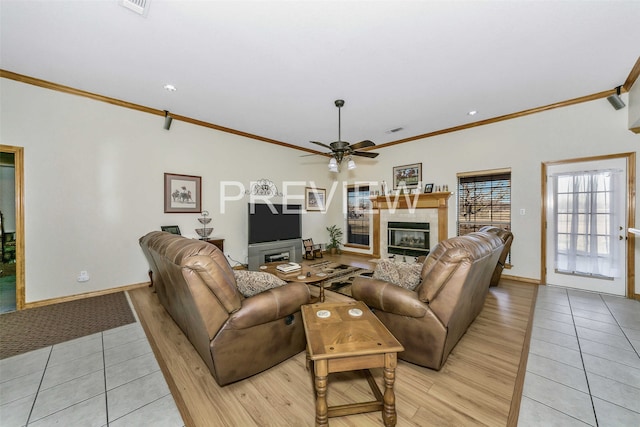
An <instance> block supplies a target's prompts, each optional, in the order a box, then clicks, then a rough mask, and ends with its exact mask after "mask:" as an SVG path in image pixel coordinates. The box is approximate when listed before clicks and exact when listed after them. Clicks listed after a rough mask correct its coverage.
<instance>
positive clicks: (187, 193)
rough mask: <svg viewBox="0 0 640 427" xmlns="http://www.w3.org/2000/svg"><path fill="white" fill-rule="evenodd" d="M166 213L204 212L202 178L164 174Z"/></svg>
mask: <svg viewBox="0 0 640 427" xmlns="http://www.w3.org/2000/svg"><path fill="white" fill-rule="evenodd" d="M164 211H165V213H200V212H202V177H199V176H193V175H178V174H175V173H165V174H164Z"/></svg>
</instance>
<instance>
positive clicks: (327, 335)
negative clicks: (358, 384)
mask: <svg viewBox="0 0 640 427" xmlns="http://www.w3.org/2000/svg"><path fill="white" fill-rule="evenodd" d="M353 309H356V310H360V311H361V312H362V314H361V315H360V316H354V315H351V314H349V313H350V310H353ZM318 312H320V316H319V315H318ZM327 312H328V313H330V314H329V316H328V317H323V315H324V316H326V313H327ZM351 312H353V311H351ZM302 319H303V321H304V331H305V333H306V335H307V359H308V360H309V361H310V362H312V363H313V372H314V378H315V379H314V383H315V390H316V426H328V425H329V418H330V417H341V416H344V415H352V414H361V413H364V412H374V411H382V419H383V421H384V425H385V426H387V427H389V426H395V425H396V405H395V403H396V402H395V394H394V392H393V384H394V382H395V370H396V366H397V353H398V352H400V351H404V347H402V345H401V344H400V343H399V342H398V340H397V339H396V338H395V337H394V336H393V335H391V333H390V332H389V331H388V330H387V328H386V327H385V326H384V325H383V324H382V322H380V320H379V319H378V318H377V317H376V316H375V315H374V314H373V313H372V312H371V310H369V308H368V307H367V306H366V305H365V304H364V303H363V302H361V301H353V302H349V303H334V304H309V305H303V306H302ZM370 368H383V369H384V394H383V393H382V392H381V391H380V389H379V388H378V385H377V384H376V382H375V379H374V378H373V376H372V375H371V373H370V372H369V369H370ZM354 370H364V372H365V375H366V376H367V381H368V382H369V386H370V387H371V390H372V391H373V394H374V395H375V397H376V400H374V401H370V402H363V403H353V404H348V405H340V406H332V407H329V406H327V382H328V381H327V377H328V375H329V374H330V373H332V372H344V371H354Z"/></svg>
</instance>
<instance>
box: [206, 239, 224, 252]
mask: <svg viewBox="0 0 640 427" xmlns="http://www.w3.org/2000/svg"><path fill="white" fill-rule="evenodd" d="M206 242H207V243H211V244H212V245H215V246H217V247H218V249H220V250H221V251H222V252H224V239H208V240H206Z"/></svg>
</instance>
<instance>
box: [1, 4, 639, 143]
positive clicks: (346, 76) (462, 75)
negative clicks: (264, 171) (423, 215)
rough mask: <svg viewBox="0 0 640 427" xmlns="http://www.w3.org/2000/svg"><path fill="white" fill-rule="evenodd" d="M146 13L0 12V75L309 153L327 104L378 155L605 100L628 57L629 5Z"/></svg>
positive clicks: (326, 123) (188, 7)
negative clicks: (425, 137) (406, 143)
mask: <svg viewBox="0 0 640 427" xmlns="http://www.w3.org/2000/svg"><path fill="white" fill-rule="evenodd" d="M147 1H148V2H149V11H148V14H147V16H146V17H145V16H141V15H138V14H136V13H134V12H132V11H130V10H128V9H125V8H123V7H122V6H120V1H119V0H94V1H89V0H84V1H83V0H74V1H68V0H58V1H33V0H21V1H9V0H0V68H2V69H4V70H7V71H11V72H15V73H19V74H24V75H27V76H30V77H36V78H39V79H44V80H47V81H50V82H54V83H58V84H61V85H65V86H71V87H73V88H77V89H81V90H85V91H89V92H92V93H96V94H100V95H104V96H107V97H113V98H117V99H120V100H123V101H127V102H131V103H135V104H140V105H143V106H146V107H150V108H154V109H159V110H165V109H166V110H170V111H171V112H173V113H175V114H178V115H181V116H187V117H190V118H193V119H197V120H202V121H205V122H209V123H213V124H216V125H219V126H224V127H228V128H232V129H236V130H239V131H243V132H248V133H251V134H254V135H259V136H262V137H266V138H270V139H274V140H277V141H281V142H284V143H287V144H292V145H299V146H303V147H307V148H312V149H318V148H319V147H318V146H316V145H313V144H309V143H308V141H309V140H316V141H321V142H324V143H330V142H332V141H335V140H337V138H338V129H337V127H338V123H337V122H338V120H337V119H338V115H337V109H336V107H335V105H334V100H335V99H338V98H342V99H344V100H345V101H346V104H345V106H344V108H343V109H342V139H343V140H346V141H349V142H352V143H354V142H358V141H360V140H363V139H370V140H372V141H374V142H375V143H377V144H381V143H386V142H391V141H396V140H400V139H404V138H407V137H412V136H416V135H421V134H425V133H429V132H432V131H437V130H441V129H446V128H449V127H453V126H457V125H463V124H466V123H470V122H474V121H479V120H485V119H489V118H493V117H497V116H501V115H504V114H509V113H514V112H518V111H523V110H527V109H531V108H535V107H540V106H544V105H549V104H553V103H556V102H561V101H565V100H569V99H574V98H578V97H582V96H586V95H591V94H594V93H598V92H602V91H605V90H609V89H612V88H614V87H616V86H619V85H621V84H623V83H624V82H625V80H626V78H627V77H628V75H629V72H630V71H631V69H632V68H633V66H634V64H635V62H636V61H637V59H638V55H639V54H640V1H562V2H560V1H526V2H525V1H517V0H513V1H377V2H371V1H300V0H299V1H266V0H265V1H254V2H249V1H237V0H236V1H175V0H174V1H168V0H147ZM167 83H170V84H173V85H175V86H176V87H177V91H175V92H173V93H169V92H168V91H166V90H164V89H163V86H164V85H165V84H167ZM602 102H606V101H605V100H604V99H603V100H602ZM470 110H477V111H478V114H477V115H475V116H469V115H467V112H468V111H470ZM175 125H176V124H175V122H174V126H175ZM158 126H162V119H161V118H159V119H158ZM397 127H403V128H404V130H403V131H401V132H397V133H389V132H388V131H389V130H390V129H393V128H397ZM320 150H321V151H322V149H321V148H320Z"/></svg>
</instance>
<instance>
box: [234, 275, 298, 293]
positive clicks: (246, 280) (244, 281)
mask: <svg viewBox="0 0 640 427" xmlns="http://www.w3.org/2000/svg"><path fill="white" fill-rule="evenodd" d="M233 274H235V276H236V285H237V286H238V290H239V291H240V293H241V294H242V295H244V296H245V297H247V298H248V297H252V296H254V295H257V294H259V293H260V292H264V291H266V290H267V289H272V288H277V287H278V286H282V285H286V284H287V282H285V281H284V280H282V279H280V278H279V277H277V276H275V275H273V274H271V273H266V272H264V271H247V270H233Z"/></svg>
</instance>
